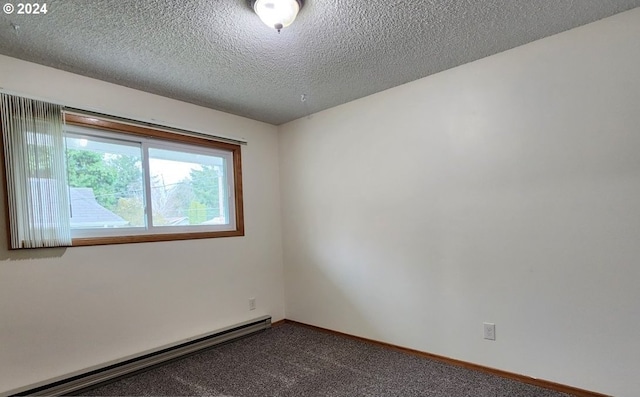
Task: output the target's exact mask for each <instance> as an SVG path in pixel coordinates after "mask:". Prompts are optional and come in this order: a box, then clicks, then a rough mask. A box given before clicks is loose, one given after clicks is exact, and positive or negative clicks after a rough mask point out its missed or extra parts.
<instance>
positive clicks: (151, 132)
mask: <svg viewBox="0 0 640 397" xmlns="http://www.w3.org/2000/svg"><path fill="white" fill-rule="evenodd" d="M64 118H65V123H66V124H69V125H75V126H79V127H86V128H92V129H99V130H104V131H111V132H116V133H121V134H127V135H134V136H138V137H144V138H154V139H160V140H163V141H167V142H172V143H182V144H188V145H193V146H200V147H205V148H212V149H219V150H225V151H229V152H231V153H232V155H233V167H230V168H231V169H232V171H233V179H234V200H235V201H234V204H235V226H236V227H235V230H226V231H205V232H182V233H180V232H176V233H148V234H136V235H122V236H108V237H107V236H105V237H81V238H73V240H72V246H73V247H76V246H91V245H108V244H128V243H146V242H158V241H176V240H194V239H204V238H218V237H237V236H244V210H243V204H242V203H243V196H242V158H241V147H240V145H236V144H232V143H227V142H220V141H215V140H209V139H205V138H200V137H195V136H189V135H181V134H176V133H172V132H168V131H162V130H158V129H153V128H149V127H143V126H137V125H133V124H125V123H121V122H117V121H112V120H108V119H102V118H97V117H92V116H84V115H78V114H72V113H65V114H64ZM125 233H126V232H125Z"/></svg>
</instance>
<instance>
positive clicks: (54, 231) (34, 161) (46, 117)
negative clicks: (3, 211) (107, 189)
mask: <svg viewBox="0 0 640 397" xmlns="http://www.w3.org/2000/svg"><path fill="white" fill-rule="evenodd" d="M0 96H1V103H0V119H2V139H3V144H4V145H3V146H4V161H5V170H6V175H7V197H8V207H9V226H10V232H11V248H38V247H61V246H69V245H71V226H70V221H69V219H70V208H69V196H68V194H67V171H66V167H65V146H64V136H63V129H62V127H63V123H64V120H63V115H62V107H61V106H60V105H55V104H51V103H47V102H42V101H36V100H32V99H27V98H22V97H18V96H13V95H7V94H0Z"/></svg>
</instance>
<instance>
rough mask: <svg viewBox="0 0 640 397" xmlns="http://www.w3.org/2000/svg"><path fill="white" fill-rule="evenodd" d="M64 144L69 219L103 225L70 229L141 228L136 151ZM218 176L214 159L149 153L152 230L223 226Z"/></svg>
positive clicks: (219, 165) (75, 141) (84, 142)
mask: <svg viewBox="0 0 640 397" xmlns="http://www.w3.org/2000/svg"><path fill="white" fill-rule="evenodd" d="M66 141H67V151H66V161H67V171H68V182H69V187H70V190H71V207H72V219H73V218H74V217H76V218H78V219H81V218H82V215H83V214H80V212H84V213H87V214H86V215H87V217H89V216H92V217H93V218H100V217H102V218H103V219H104V221H103V224H102V225H96V224H95V222H93V223H92V224H91V225H92V226H87V225H89V223H87V224H85V225H84V226H83V225H82V223H77V224H76V226H75V227H80V228H83V227H144V226H145V197H144V186H143V183H144V182H143V181H144V178H143V167H142V155H141V153H142V149H141V147H140V146H139V145H138V146H134V145H124V144H123V145H120V144H118V143H116V142H105V141H104V140H96V141H93V140H91V139H86V138H84V137H82V138H80V137H73V136H68V137H67V138H66ZM223 172H224V168H223V160H222V159H221V158H218V157H215V156H202V155H194V154H192V153H181V152H179V151H178V152H176V151H173V150H165V149H154V148H150V149H149V173H150V182H151V207H152V209H153V214H152V222H153V226H181V225H201V224H209V225H216V224H225V223H226V222H227V221H226V219H227V214H226V213H225V211H226V209H225V208H226V200H224V197H225V190H224V187H225V186H224V184H223V183H221V181H222V177H223ZM74 189H75V190H74ZM221 198H222V200H221ZM105 210H106V211H108V212H105ZM74 212H75V213H74ZM109 212H111V213H112V214H109ZM89 213H90V214H89ZM118 217H119V218H121V219H119V218H118ZM91 221H93V219H92V220H91ZM123 221H124V222H123ZM79 222H81V220H80V221H79ZM72 224H73V222H72Z"/></svg>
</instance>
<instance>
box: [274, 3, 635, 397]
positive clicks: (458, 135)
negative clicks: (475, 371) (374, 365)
mask: <svg viewBox="0 0 640 397" xmlns="http://www.w3.org/2000/svg"><path fill="white" fill-rule="evenodd" d="M638 38H640V9H634V10H631V11H629V12H626V13H623V14H619V15H617V16H614V17H612V18H608V19H605V20H602V21H599V22H596V23H593V24H590V25H587V26H584V27H581V28H578V29H575V30H572V31H569V32H566V33H562V34H559V35H556V36H553V37H551V38H547V39H544V40H541V41H538V42H534V43H531V44H529V45H526V46H523V47H519V48H516V49H514V50H511V51H507V52H504V53H501V54H498V55H496V56H492V57H489V58H486V59H483V60H480V61H477V62H474V63H471V64H467V65H464V66H461V67H458V68H455V69H452V70H449V71H446V72H443V73H439V74H437V75H434V76H431V77H428V78H424V79H422V80H419V81H415V82H412V83H409V84H406V85H403V86H400V87H397V88H394V89H390V90H388V91H385V92H382V93H379V94H376V95H372V96H369V97H367V98H363V99H360V100H357V101H354V102H352V103H348V104H345V105H343V106H339V107H336V108H333V109H329V110H327V111H324V112H321V113H318V114H315V115H312V116H311V117H310V118H305V119H300V120H297V121H294V122H291V123H289V124H286V125H284V126H282V127H281V130H280V131H281V135H280V156H281V157H280V176H281V183H282V185H281V186H282V193H281V194H282V208H283V243H284V261H285V287H286V293H285V301H286V314H287V318H289V319H293V320H298V321H302V322H305V323H309V324H314V325H318V326H321V327H326V328H330V329H334V330H338V331H343V332H347V333H350V334H355V335H360V336H364V337H367V338H373V339H377V340H381V341H385V342H389V343H393V344H398V345H401V346H406V347H410V348H414V349H418V350H422V351H427V352H432V353H436V354H441V355H444V356H449V357H453V358H456V359H461V360H466V361H470V362H474V363H478V364H482V365H485V366H490V367H495V368H500V369H504V370H507V371H511V372H515V373H520V374H525V375H530V376H534V377H539V378H543V379H546V380H550V381H556V382H560V383H563V384H568V385H573V386H577V387H580V388H585V389H588V390H593V391H600V392H604V393H611V394H614V395H620V396H637V395H638V394H640V378H639V377H638V368H640V342H639V340H638V335H640V265H639V263H640V242H639V238H640V40H639V39H638ZM483 321H489V322H495V323H496V325H497V329H496V334H497V340H496V341H495V342H491V341H486V340H483V339H482V322H483Z"/></svg>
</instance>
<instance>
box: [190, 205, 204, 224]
mask: <svg viewBox="0 0 640 397" xmlns="http://www.w3.org/2000/svg"><path fill="white" fill-rule="evenodd" d="M188 216H189V224H190V225H199V224H201V223H202V222H204V221H206V220H207V207H206V206H205V205H204V204H202V203H199V202H197V201H192V202H191V204H190V205H189V215H188Z"/></svg>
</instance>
